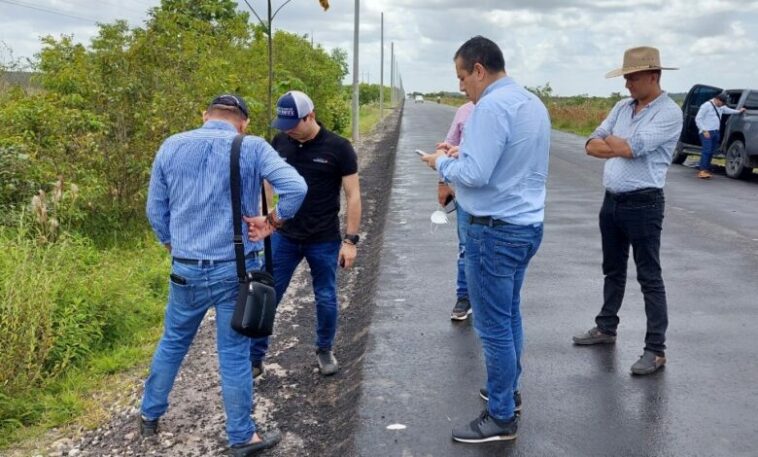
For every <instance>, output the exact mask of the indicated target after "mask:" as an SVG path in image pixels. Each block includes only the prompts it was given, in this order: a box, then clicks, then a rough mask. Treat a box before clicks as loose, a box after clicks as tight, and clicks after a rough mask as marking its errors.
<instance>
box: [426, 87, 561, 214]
mask: <svg viewBox="0 0 758 457" xmlns="http://www.w3.org/2000/svg"><path fill="white" fill-rule="evenodd" d="M549 152H550V117H549V116H548V113H547V109H545V105H543V104H542V102H541V101H540V99H539V98H537V97H536V96H535V95H534V94H532V93H531V92H529V91H527V90H526V89H524V88H523V87H521V86H519V85H518V84H516V82H515V81H514V80H513V79H512V78H510V77H508V76H506V77H503V78H501V79H499V80H497V81H495V82H494V83H492V84H490V85H489V86H488V87H487V88H486V89H485V90H484V92H483V93H482V97H481V99H480V100H479V101H478V102H477V103H476V105H475V107H474V112H473V113H472V114H471V117H470V118H469V119H468V121H467V122H466V124H465V126H464V133H463V143H461V146H460V151H459V155H458V158H457V159H453V158H449V157H440V158H438V159H437V162H436V166H437V170H439V174H440V176H441V177H442V178H443V179H445V181H448V182H452V183H453V184H455V186H456V187H455V189H456V190H455V197H456V199H457V200H458V204H459V205H460V206H461V207H463V209H464V210H465V211H466V212H467V213H469V214H471V215H474V216H491V217H493V218H495V219H499V220H503V221H506V222H508V223H511V224H516V225H533V224H538V223H542V221H543V220H544V218H545V195H546V190H545V185H546V183H547V169H548V156H549Z"/></svg>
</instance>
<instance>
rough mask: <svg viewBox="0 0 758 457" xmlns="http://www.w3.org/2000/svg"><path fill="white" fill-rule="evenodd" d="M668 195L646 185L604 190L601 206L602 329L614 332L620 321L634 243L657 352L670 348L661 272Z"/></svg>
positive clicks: (651, 347) (648, 345)
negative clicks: (635, 188)
mask: <svg viewBox="0 0 758 457" xmlns="http://www.w3.org/2000/svg"><path fill="white" fill-rule="evenodd" d="M664 207H665V200H664V197H663V190H662V189H642V190H638V191H634V192H627V193H623V194H611V193H610V192H606V193H605V200H603V207H602V208H601V209H600V235H601V236H602V239H603V274H604V275H605V284H604V286H603V308H602V310H601V311H600V314H598V315H597V317H596V318H595V323H596V324H597V326H598V328H599V329H600V330H602V331H603V332H605V333H609V334H611V335H615V334H616V328H617V327H618V324H619V317H618V311H619V309H621V302H622V301H623V300H624V289H625V288H626V269H627V263H628V261H629V247H630V246H631V247H632V251H633V253H634V263H635V264H636V265H637V281H639V283H640V286H641V288H642V295H643V296H644V299H645V314H646V315H647V333H646V335H645V349H646V350H648V351H651V352H654V353H656V354H658V355H664V351H665V350H666V344H665V342H666V328H667V327H668V311H667V306H666V288H665V286H664V284H663V276H662V273H661V259H660V250H661V230H662V229H663V210H664Z"/></svg>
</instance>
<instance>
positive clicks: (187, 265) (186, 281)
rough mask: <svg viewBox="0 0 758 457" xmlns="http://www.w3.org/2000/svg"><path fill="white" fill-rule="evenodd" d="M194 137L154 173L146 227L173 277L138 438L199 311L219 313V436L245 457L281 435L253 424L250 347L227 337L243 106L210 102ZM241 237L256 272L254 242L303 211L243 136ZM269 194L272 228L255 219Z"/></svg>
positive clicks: (286, 171)
mask: <svg viewBox="0 0 758 457" xmlns="http://www.w3.org/2000/svg"><path fill="white" fill-rule="evenodd" d="M203 121H204V124H203V126H202V127H201V128H199V129H196V130H191V131H188V132H183V133H179V134H176V135H173V136H172V137H170V138H169V139H167V140H166V141H165V142H164V143H163V144H162V145H161V147H160V149H159V151H158V155H157V156H156V157H155V161H154V163H153V169H152V174H151V176H150V187H149V190H148V197H147V217H148V219H149V220H150V224H151V225H152V227H153V230H154V231H155V234H156V236H157V237H158V240H159V241H160V242H161V243H162V244H163V245H165V246H166V249H167V250H168V251H169V252H170V253H171V255H172V257H173V260H172V268H171V275H170V281H169V298H168V304H167V308H166V317H165V329H164V333H163V336H162V337H161V340H160V343H159V344H158V348H157V349H156V351H155V355H154V356H153V362H152V365H151V367H150V374H149V376H148V378H147V380H146V381H145V393H144V396H143V399H142V408H141V416H142V417H141V424H140V425H141V427H140V429H141V432H142V435H143V436H151V435H155V434H156V433H157V428H158V420H159V419H160V417H161V416H162V415H163V414H164V413H165V412H166V410H167V408H168V396H169V393H170V392H171V389H172V387H173V384H174V379H175V377H176V375H177V372H178V371H179V367H180V365H181V363H182V360H183V359H184V356H185V355H186V353H187V350H188V349H189V346H190V344H191V343H192V340H193V338H194V336H195V333H196V332H197V329H198V327H199V326H200V323H201V322H202V320H203V317H204V316H205V313H206V311H207V310H208V309H209V308H211V307H214V308H215V310H216V332H217V344H218V356H219V365H220V371H221V373H220V374H221V385H222V391H223V399H224V410H225V412H226V433H227V437H228V441H229V445H230V446H231V447H232V452H233V454H234V455H237V456H248V455H253V454H256V453H258V452H259V451H261V450H263V449H267V448H269V447H272V446H274V445H275V444H276V443H277V442H278V441H279V439H280V436H279V434H278V433H275V432H274V433H271V434H267V436H266V438H265V439H264V438H263V437H262V436H261V435H259V434H258V433H257V432H256V426H255V423H254V422H253V420H252V419H251V408H252V404H253V388H252V383H253V382H252V369H251V366H250V361H249V354H250V339H249V338H248V337H246V336H243V335H241V334H239V333H237V332H235V331H234V330H232V328H231V319H232V314H233V313H234V307H235V302H236V299H237V291H238V285H239V280H238V278H237V271H236V263H235V254H234V246H233V237H234V227H233V222H232V206H231V190H230V182H229V174H230V173H229V168H230V164H229V160H230V152H231V144H232V140H234V138H235V136H237V135H238V134H241V133H243V132H244V131H245V130H246V128H247V125H248V122H249V120H248V110H247V105H246V104H245V102H244V100H243V99H242V98H241V97H238V96H235V95H222V96H219V97H216V98H215V99H214V100H213V101H212V102H211V104H210V106H209V107H208V109H207V111H205V112H204V113H203ZM240 175H241V193H242V197H241V203H242V214H243V215H245V216H246V217H245V222H243V227H242V231H243V233H244V232H247V231H248V227H247V226H244V225H245V224H246V223H247V224H249V225H250V228H251V231H252V232H254V233H255V234H256V236H255V237H253V240H252V241H251V240H247V239H246V240H244V243H245V253H246V261H245V263H246V268H247V270H248V271H249V270H254V269H260V267H261V259H260V257H259V255H258V254H259V252H260V250H261V240H262V239H263V238H265V237H266V236H268V235H270V234H271V232H273V230H274V227H275V226H278V225H279V223H280V222H281V221H283V220H285V219H289V218H291V217H292V216H294V214H295V213H296V212H297V210H298V209H299V208H300V204H301V203H302V201H303V198H304V197H305V193H306V190H307V186H306V184H305V181H304V180H303V178H302V177H301V176H300V175H299V174H298V173H297V172H296V171H295V169H294V168H292V167H291V166H289V165H288V164H287V163H286V162H285V161H284V160H282V159H281V158H280V157H279V154H277V152H276V151H275V150H274V149H273V148H271V146H269V145H268V143H266V141H264V140H263V139H262V138H258V137H254V136H248V137H246V138H245V140H244V141H243V142H242V147H241V151H240ZM263 179H265V180H267V181H268V182H270V183H271V184H272V185H274V186H275V187H276V189H277V191H278V193H279V203H278V205H277V206H276V208H275V209H273V210H272V212H271V215H270V217H269V218H265V217H263V216H258V211H259V210H258V208H259V203H260V201H261V200H260V199H261V195H260V189H261V181H262V180H263Z"/></svg>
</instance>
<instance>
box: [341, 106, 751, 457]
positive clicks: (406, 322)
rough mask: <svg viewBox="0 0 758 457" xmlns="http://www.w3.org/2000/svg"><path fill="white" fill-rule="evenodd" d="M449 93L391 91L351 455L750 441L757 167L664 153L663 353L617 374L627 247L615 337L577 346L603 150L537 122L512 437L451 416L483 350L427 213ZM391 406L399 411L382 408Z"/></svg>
mask: <svg viewBox="0 0 758 457" xmlns="http://www.w3.org/2000/svg"><path fill="white" fill-rule="evenodd" d="M453 114H454V109H453V108H450V107H446V106H441V105H437V104H435V103H428V102H427V103H424V104H414V103H408V104H407V105H406V109H405V114H404V119H403V121H402V126H401V133H400V140H399V143H398V152H397V163H396V170H395V176H394V180H393V185H392V189H391V192H392V197H391V203H390V210H389V212H388V215H387V217H388V219H387V224H386V229H385V233H384V247H383V250H382V259H381V271H380V278H379V284H380V286H379V291H378V294H377V297H376V308H375V314H374V318H373V321H372V325H371V327H370V343H369V349H368V352H367V353H366V355H365V361H364V368H363V369H364V375H363V379H364V385H363V391H362V396H361V400H360V404H359V414H358V420H359V422H360V425H359V428H358V433H357V436H356V438H355V440H356V448H357V450H358V453H359V455H361V456H366V457H368V456H377V457H378V456H381V457H385V456H399V457H412V456H416V457H427V456H435V457H444V456H456V457H458V456H492V455H497V456H756V455H758V418H757V417H756V410H758V389H757V388H756V384H757V383H758V338H757V337H756V333H757V330H756V328H758V280H757V279H758V278H757V277H756V276H757V275H758V181H757V180H753V181H752V182H742V181H734V180H731V179H729V178H726V177H725V176H723V175H720V176H719V175H717V176H715V177H714V179H712V180H711V181H700V180H697V179H696V178H695V177H694V174H695V171H694V170H693V169H691V168H687V167H683V166H677V165H674V166H672V168H671V169H670V171H669V174H668V183H667V185H666V189H665V193H666V199H667V202H666V218H665V221H664V233H663V240H662V252H661V256H662V262H663V269H664V279H665V281H666V286H667V291H668V299H669V320H670V324H669V331H668V341H667V343H668V350H667V356H668V365H667V366H666V368H665V369H664V370H663V371H661V372H659V373H656V374H654V375H653V376H650V377H642V378H638V377H632V376H631V375H630V373H629V368H630V366H631V364H632V363H633V362H634V361H635V360H636V359H637V358H638V357H639V355H640V354H641V353H642V347H643V338H644V333H645V315H644V308H643V302H642V295H641V293H640V291H639V285H638V283H637V282H636V279H635V277H634V267H633V264H632V265H631V266H630V275H631V277H630V278H629V281H628V285H627V294H626V299H625V302H624V306H623V307H622V310H621V327H620V329H619V338H618V340H617V343H616V345H615V346H610V347H576V346H573V345H572V344H571V336H572V335H573V334H574V333H576V332H578V331H582V330H586V329H588V328H589V327H591V326H593V325H594V324H593V318H594V316H595V314H596V313H597V312H598V310H599V307H600V300H601V288H602V274H601V269H600V260H601V251H600V234H599V230H598V228H597V213H598V211H599V209H600V204H601V200H602V192H603V189H602V185H601V177H602V161H600V160H597V159H593V158H590V157H587V156H586V155H585V154H584V152H583V145H584V138H581V137H578V136H575V135H570V134H565V133H561V132H553V137H552V148H551V160H550V176H549V180H548V183H549V185H548V203H547V211H546V214H547V217H546V221H545V237H544V240H543V244H542V247H541V249H540V251H539V252H538V254H537V256H536V257H535V258H534V259H533V261H532V264H531V267H530V270H529V272H528V276H527V279H526V284H525V287H524V290H523V300H522V313H523V316H524V325H525V330H526V340H525V355H524V358H523V365H524V375H523V378H522V394H523V401H524V411H523V415H522V420H521V423H520V428H519V435H518V438H517V440H516V441H515V442H513V443H494V444H486V445H464V444H457V443H453V442H452V441H451V438H450V432H451V428H452V426H453V425H454V424H458V423H463V422H468V421H469V420H471V419H473V418H474V417H475V416H476V415H477V414H478V413H479V412H480V411H481V410H482V408H483V407H484V403H483V402H482V401H481V400H480V399H479V397H478V393H477V392H478V389H479V387H481V386H483V383H484V367H483V362H482V356H481V349H480V345H479V341H478V338H477V336H476V334H475V332H474V330H473V328H472V326H471V323H470V321H467V322H464V323H452V322H451V321H450V320H449V313H450V310H451V308H452V306H453V303H454V301H455V258H456V243H457V241H456V235H455V224H454V220H452V219H451V223H450V224H448V225H443V226H437V228H436V229H435V227H433V226H432V224H431V222H430V219H429V215H430V213H431V212H432V211H434V210H435V209H436V207H437V204H436V194H435V192H436V174H435V173H434V172H432V171H431V170H430V169H428V168H426V167H425V166H424V165H423V164H422V163H421V162H420V160H419V159H418V157H417V156H416V155H415V154H414V153H413V150H414V149H416V148H421V149H425V150H431V149H432V148H433V145H434V143H435V142H436V141H438V140H440V139H441V138H443V137H444V134H445V132H446V130H447V127H448V126H449V123H450V121H451V120H452V117H453ZM393 424H401V425H403V426H405V428H404V429H400V430H391V429H387V427H388V426H390V425H393Z"/></svg>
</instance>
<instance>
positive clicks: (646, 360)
mask: <svg viewBox="0 0 758 457" xmlns="http://www.w3.org/2000/svg"><path fill="white" fill-rule="evenodd" d="M664 365H666V357H665V356H660V355H658V354H656V353H655V352H650V351H645V352H644V353H643V354H642V356H640V359H639V360H638V361H636V362H634V365H632V374H636V375H640V376H642V375H646V374H651V373H655V372H656V371H658V369H659V368H662V367H663V366H664Z"/></svg>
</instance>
